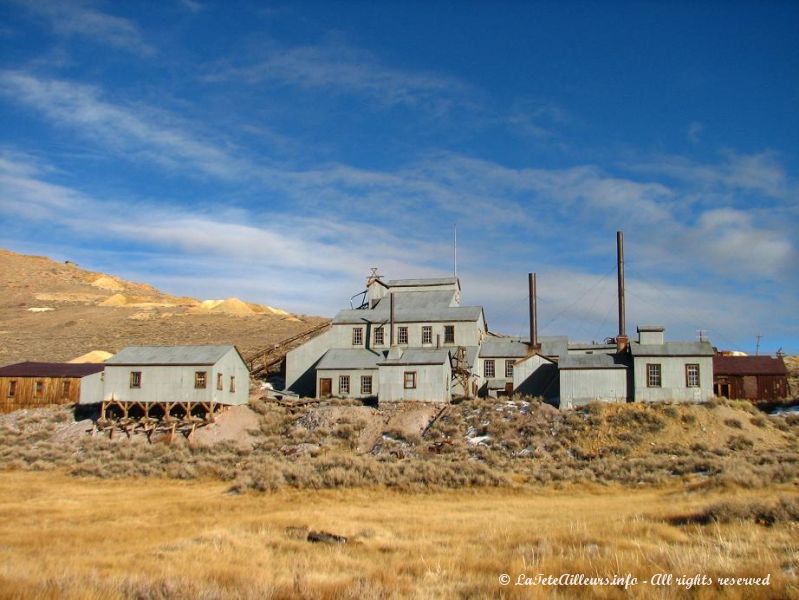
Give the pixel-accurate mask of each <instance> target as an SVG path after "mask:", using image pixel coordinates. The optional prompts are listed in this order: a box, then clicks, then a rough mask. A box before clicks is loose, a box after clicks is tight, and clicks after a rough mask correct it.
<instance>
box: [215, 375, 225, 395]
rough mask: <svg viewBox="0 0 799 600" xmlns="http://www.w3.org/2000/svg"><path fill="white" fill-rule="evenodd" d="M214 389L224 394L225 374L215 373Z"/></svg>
mask: <svg viewBox="0 0 799 600" xmlns="http://www.w3.org/2000/svg"><path fill="white" fill-rule="evenodd" d="M216 389H217V391H220V392H224V391H225V374H224V373H217V374H216Z"/></svg>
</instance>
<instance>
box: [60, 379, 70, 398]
mask: <svg viewBox="0 0 799 600" xmlns="http://www.w3.org/2000/svg"><path fill="white" fill-rule="evenodd" d="M71 383H72V382H71V381H65V382H64V383H63V384H62V386H61V395H62V396H64V397H67V396H69V388H70V384H71Z"/></svg>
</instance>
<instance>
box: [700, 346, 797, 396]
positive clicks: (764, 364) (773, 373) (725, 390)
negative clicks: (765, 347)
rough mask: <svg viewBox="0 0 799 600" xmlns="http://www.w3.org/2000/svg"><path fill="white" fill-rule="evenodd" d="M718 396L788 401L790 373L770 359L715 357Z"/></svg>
mask: <svg viewBox="0 0 799 600" xmlns="http://www.w3.org/2000/svg"><path fill="white" fill-rule="evenodd" d="M713 391H714V393H715V394H716V396H723V397H724V398H736V399H745V400H754V401H756V402H771V401H774V400H782V399H785V398H787V397H788V369H787V368H786V367H785V363H784V362H783V361H782V359H780V358H773V357H771V356H722V355H717V356H714V357H713Z"/></svg>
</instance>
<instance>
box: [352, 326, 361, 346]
mask: <svg viewBox="0 0 799 600" xmlns="http://www.w3.org/2000/svg"><path fill="white" fill-rule="evenodd" d="M352 345H353V346H363V327H353V328H352Z"/></svg>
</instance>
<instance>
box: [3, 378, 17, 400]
mask: <svg viewBox="0 0 799 600" xmlns="http://www.w3.org/2000/svg"><path fill="white" fill-rule="evenodd" d="M6 396H7V397H8V398H16V397H17V380H16V379H12V380H10V381H9V382H8V392H7V393H6Z"/></svg>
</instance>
